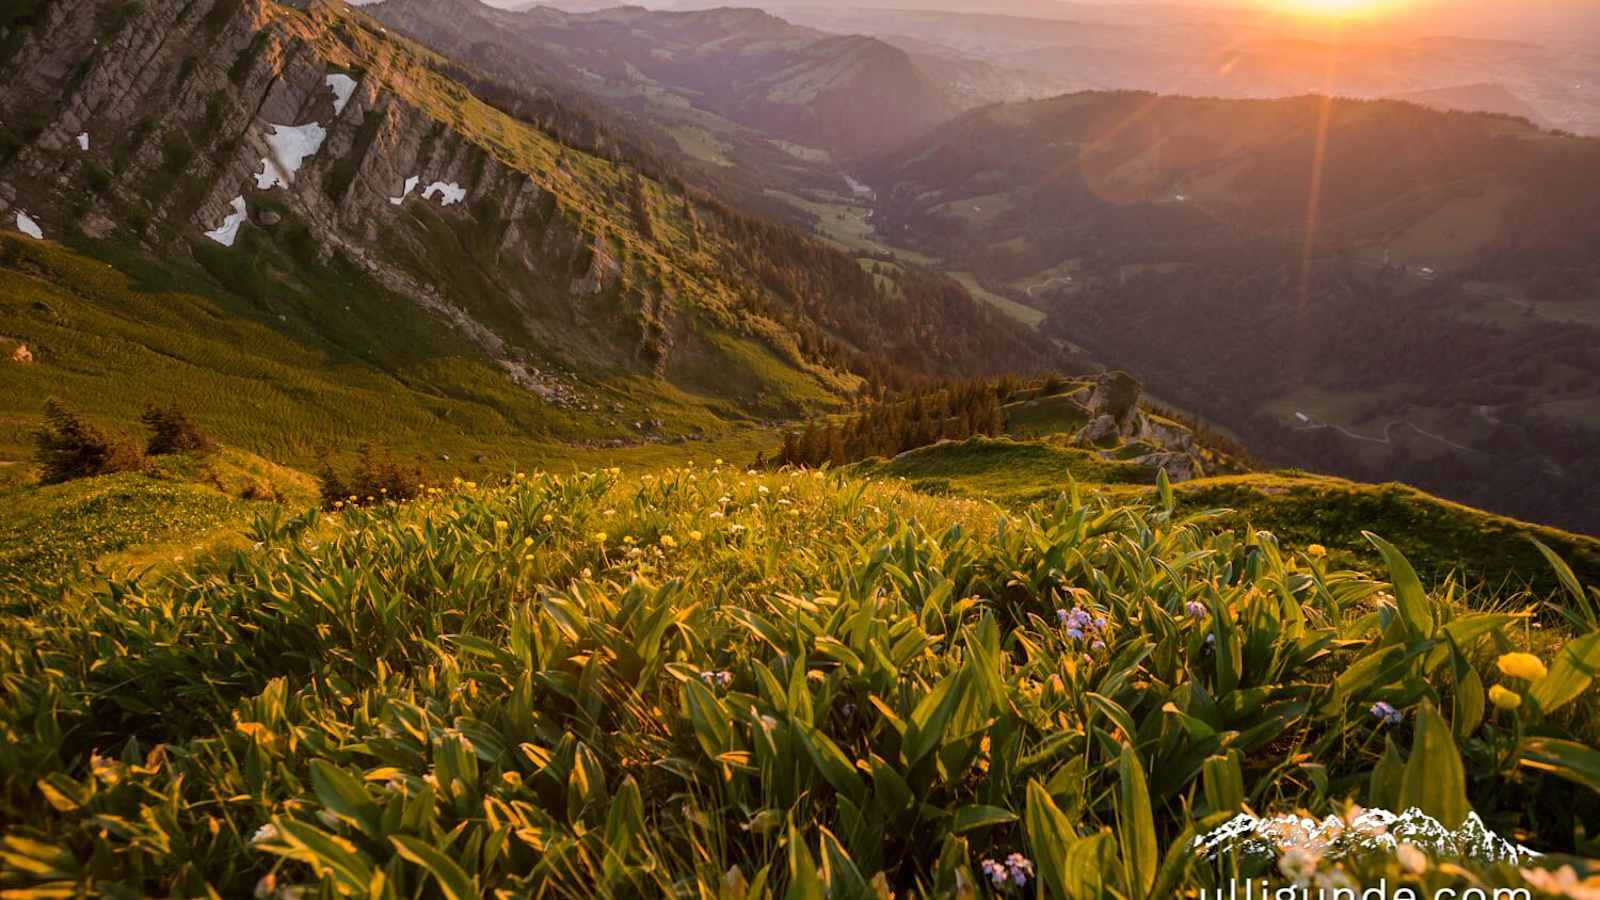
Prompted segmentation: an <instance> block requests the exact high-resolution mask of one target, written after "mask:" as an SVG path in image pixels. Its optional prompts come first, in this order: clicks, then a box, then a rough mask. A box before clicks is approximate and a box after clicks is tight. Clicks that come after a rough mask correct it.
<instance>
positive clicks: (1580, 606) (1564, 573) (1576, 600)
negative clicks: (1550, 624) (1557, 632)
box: [1528, 537, 1600, 631]
mask: <svg viewBox="0 0 1600 900" xmlns="http://www.w3.org/2000/svg"><path fill="white" fill-rule="evenodd" d="M1528 540H1530V541H1533V545H1534V546H1535V547H1538V548H1539V552H1540V553H1542V554H1544V558H1545V561H1547V562H1548V563H1550V568H1552V569H1554V570H1555V572H1556V578H1557V579H1558V580H1559V581H1560V582H1561V587H1562V588H1564V589H1565V590H1566V592H1567V595H1568V596H1570V597H1571V598H1572V603H1573V609H1571V610H1567V609H1565V608H1563V609H1562V610H1561V612H1562V614H1563V615H1564V616H1566V618H1567V620H1568V621H1570V622H1572V624H1573V625H1575V626H1577V627H1578V628H1580V629H1582V630H1584V631H1595V630H1597V629H1600V610H1596V609H1595V606H1594V603H1593V602H1592V601H1591V600H1590V599H1589V595H1588V594H1586V593H1584V591H1583V585H1581V584H1579V583H1578V576H1577V575H1575V574H1573V571H1572V567H1571V566H1569V565H1567V561H1566V560H1564V559H1562V558H1561V557H1560V555H1559V554H1557V553H1556V552H1555V551H1554V550H1551V549H1550V548H1549V547H1546V546H1545V545H1544V544H1542V543H1540V542H1539V540H1538V539H1537V538H1533V537H1530V538H1528Z"/></svg>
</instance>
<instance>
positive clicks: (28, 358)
mask: <svg viewBox="0 0 1600 900" xmlns="http://www.w3.org/2000/svg"><path fill="white" fill-rule="evenodd" d="M11 361H12V362H14V363H21V364H22V365H25V366H30V365H33V351H32V350H29V349H28V345H27V344H18V345H17V347H16V349H15V350H12V351H11Z"/></svg>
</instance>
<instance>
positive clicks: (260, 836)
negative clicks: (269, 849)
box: [250, 822, 278, 844]
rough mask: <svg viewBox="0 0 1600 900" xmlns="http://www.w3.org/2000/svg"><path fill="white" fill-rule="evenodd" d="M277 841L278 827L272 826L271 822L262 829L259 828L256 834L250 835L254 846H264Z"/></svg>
mask: <svg viewBox="0 0 1600 900" xmlns="http://www.w3.org/2000/svg"><path fill="white" fill-rule="evenodd" d="M277 839H278V826H276V825H274V824H272V823H271V822H268V823H267V824H265V825H263V826H261V827H260V828H257V829H256V833H255V834H252V835H250V843H252V844H263V843H266V842H267V841H275V840H277Z"/></svg>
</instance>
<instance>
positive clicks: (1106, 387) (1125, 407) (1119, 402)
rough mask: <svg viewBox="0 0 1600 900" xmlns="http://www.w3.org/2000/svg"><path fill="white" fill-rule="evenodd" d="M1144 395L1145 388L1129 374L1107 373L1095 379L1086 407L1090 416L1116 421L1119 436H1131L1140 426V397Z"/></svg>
mask: <svg viewBox="0 0 1600 900" xmlns="http://www.w3.org/2000/svg"><path fill="white" fill-rule="evenodd" d="M1143 393H1144V388H1143V387H1142V386H1141V385H1140V384H1139V382H1138V381H1137V380H1136V379H1135V378H1134V377H1133V376H1132V375H1129V374H1128V373H1127V372H1106V373H1105V374H1103V375H1101V376H1100V377H1099V378H1096V379H1095V383H1094V387H1093V388H1092V389H1091V390H1090V391H1089V401H1088V403H1086V404H1085V406H1087V407H1088V409H1089V414H1090V415H1093V416H1110V417H1111V418H1112V419H1114V420H1116V423H1117V432H1118V433H1119V434H1124V435H1131V434H1133V433H1134V432H1135V430H1136V425H1137V424H1138V416H1139V396H1140V395H1141V394H1143Z"/></svg>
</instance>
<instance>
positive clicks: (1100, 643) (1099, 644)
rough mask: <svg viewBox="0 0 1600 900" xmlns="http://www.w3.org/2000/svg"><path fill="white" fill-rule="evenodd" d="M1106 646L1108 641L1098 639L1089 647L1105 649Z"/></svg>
mask: <svg viewBox="0 0 1600 900" xmlns="http://www.w3.org/2000/svg"><path fill="white" fill-rule="evenodd" d="M1105 648H1106V642H1105V641H1101V640H1096V641H1095V642H1094V643H1092V644H1090V645H1089V649H1091V650H1104V649H1105Z"/></svg>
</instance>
